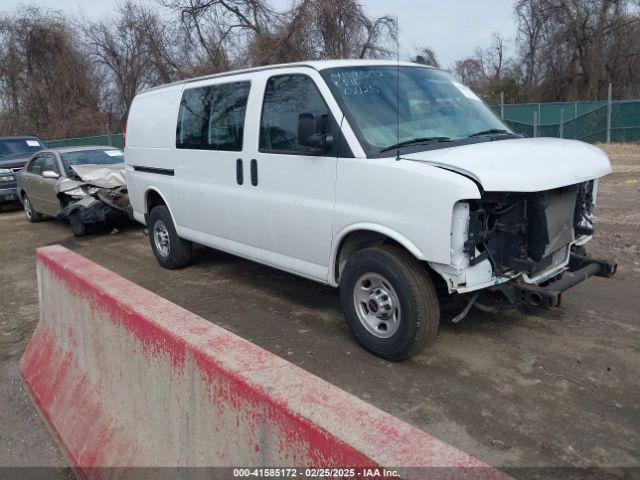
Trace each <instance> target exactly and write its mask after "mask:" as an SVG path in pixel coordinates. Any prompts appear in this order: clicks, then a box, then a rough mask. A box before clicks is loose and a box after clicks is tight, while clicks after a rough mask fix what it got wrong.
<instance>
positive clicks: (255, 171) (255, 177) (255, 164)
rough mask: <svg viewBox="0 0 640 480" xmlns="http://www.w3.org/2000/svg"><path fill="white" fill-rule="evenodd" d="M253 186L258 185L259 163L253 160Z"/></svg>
mask: <svg viewBox="0 0 640 480" xmlns="http://www.w3.org/2000/svg"><path fill="white" fill-rule="evenodd" d="M251 185H253V186H254V187H255V186H256V185H258V161H257V160H256V159H253V160H251Z"/></svg>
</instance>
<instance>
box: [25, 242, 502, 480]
mask: <svg viewBox="0 0 640 480" xmlns="http://www.w3.org/2000/svg"><path fill="white" fill-rule="evenodd" d="M36 259H37V262H38V263H39V264H40V267H39V269H41V274H40V283H42V284H43V285H41V288H42V289H43V290H42V291H41V298H43V305H41V321H40V323H39V324H38V328H37V330H36V333H35V334H34V337H33V339H32V340H31V342H30V343H29V346H28V348H27V351H26V352H25V355H24V357H23V359H22V361H21V371H22V374H23V378H24V379H25V383H26V384H27V387H28V390H29V391H30V394H31V395H32V398H33V400H34V402H35V403H36V405H37V406H38V407H39V409H40V411H41V412H42V414H43V416H44V417H45V420H46V421H47V423H48V424H49V425H50V427H51V429H52V430H54V432H55V433H56V435H57V440H58V443H59V444H60V445H61V446H62V447H63V449H64V450H65V451H66V453H67V455H68V458H69V461H70V463H71V464H72V465H74V466H76V467H94V466H114V465H115V466H117V465H120V466H126V465H137V464H139V462H140V461H141V459H142V458H145V459H146V461H147V462H149V461H151V462H153V461H155V460H154V457H153V454H152V453H150V448H149V446H148V445H146V444H145V441H144V438H143V439H140V438H138V437H140V435H141V433H140V432H141V431H142V432H149V431H153V429H154V428H155V429H161V428H162V422H156V423H153V420H151V419H146V418H144V416H140V415H137V416H136V415H135V410H134V411H133V415H132V414H131V412H130V411H129V409H134V408H135V405H136V404H137V403H136V402H138V401H140V399H139V398H131V399H128V401H127V402H121V401H119V400H118V396H117V393H118V392H117V389H118V386H119V385H118V383H117V380H118V379H121V380H122V381H129V382H135V381H136V378H133V377H130V375H134V373H131V372H130V370H132V369H134V367H135V368H139V369H143V370H142V371H143V372H144V373H145V374H144V375H143V377H144V378H140V381H141V382H146V381H147V378H146V375H147V374H148V375H149V377H150V378H151V377H152V376H153V375H160V377H161V379H162V381H163V382H167V383H166V385H167V390H168V391H167V392H164V391H160V392H155V391H153V392H152V393H149V394H148V395H149V398H150V399H151V400H153V401H155V402H157V403H158V404H161V403H162V402H165V403H162V405H165V404H166V405H174V404H175V402H178V403H179V402H180V401H182V402H197V401H198V398H199V395H200V394H203V395H205V396H206V397H207V398H208V406H207V405H203V404H201V403H197V404H196V407H197V412H198V414H199V415H200V417H199V418H204V419H206V420H207V422H209V423H208V424H207V425H210V427H211V429H214V430H215V429H216V428H217V429H228V428H229V419H228V418H227V417H228V415H229V414H230V412H231V414H233V415H235V422H236V425H235V426H236V427H237V431H231V430H223V431H220V432H218V435H219V436H221V437H216V438H223V439H226V438H227V437H228V438H229V439H230V440H229V442H235V443H236V444H237V445H236V447H238V445H239V446H241V447H242V448H244V449H246V452H245V451H243V452H242V455H243V457H242V458H247V459H248V460H250V461H252V462H257V461H260V459H264V458H280V459H281V460H282V461H286V462H288V463H287V464H288V465H303V466H350V467H364V466H388V467H398V466H402V467H428V466H448V467H471V469H470V470H461V471H460V473H461V476H460V478H507V477H506V476H504V475H503V474H502V473H500V472H498V471H497V470H494V469H491V468H489V467H488V466H487V465H486V464H484V463H482V462H480V461H479V460H477V459H475V458H473V457H471V456H469V455H466V454H464V453H463V452H460V451H459V450H457V449H455V448H453V447H451V446H449V445H447V444H445V443H443V442H441V441H440V440H437V439H435V438H433V437H431V436H429V435H427V434H426V433H424V432H422V431H420V430H417V429H415V428H413V427H411V426H410V425H408V424H406V423H404V422H402V421H400V420H398V419H396V418H394V417H392V416H390V415H388V414H385V413H384V412H382V411H380V410H378V409H376V408H375V407H373V406H371V405H369V404H367V403H365V402H363V401H361V400H359V399H357V398H355V397H353V396H351V395H349V394H348V393H346V392H344V391H342V390H340V389H338V388H336V387H334V386H331V385H330V384H328V383H326V382H324V381H323V380H321V379H319V378H318V377H315V376H314V375H311V374H309V373H308V372H306V371H304V370H302V369H300V368H298V367H296V366H294V365H292V364H290V363H289V362H286V361H285V360H283V359H281V358H279V357H277V356H275V355H273V354H271V353H269V352H267V351H266V350H264V349H261V348H259V347H257V346H256V345H253V344H251V343H250V342H248V341H246V340H244V339H242V338H240V337H238V336H236V335H234V334H232V333H230V332H228V331H226V330H224V329H222V328H220V327H217V326H216V325H213V324H211V323H210V322H208V321H206V320H204V319H202V318H200V317H198V316H196V315H194V314H193V313H190V312H188V311H186V310H184V309H183V308H181V307H179V306H177V305H175V304H173V303H171V302H169V301H167V300H165V299H162V298H160V297H158V296H157V295H155V294H153V293H151V292H149V291H147V290H145V289H143V288H141V287H139V286H137V285H134V284H132V283H131V282H129V281H127V280H125V279H123V278H122V277H120V276H118V275H116V274H114V273H113V272H110V271H108V270H106V269H105V268H103V267H101V266H99V265H97V264H95V263H93V262H91V261H89V260H87V259H85V258H83V257H81V256H79V255H77V254H75V253H73V252H70V251H69V250H67V249H65V248H63V247H60V246H52V247H45V248H41V249H38V250H37V252H36ZM49 276H50V277H51V278H49ZM46 302H49V303H51V305H47V303H46ZM68 304H69V305H68ZM69 306H70V307H71V308H72V309H73V308H76V309H82V308H88V309H89V311H88V313H87V314H86V315H85V316H82V315H81V314H78V313H77V312H75V311H74V312H72V313H71V314H69V315H68V314H67V313H69V312H67V311H66V309H67V308H69ZM87 306H88V307H87ZM86 316H88V317H89V318H85V317H86ZM107 323H108V324H109V325H106V324H107ZM101 328H102V329H104V331H108V332H110V333H109V335H114V337H113V338H112V337H108V338H106V340H105V339H102V340H105V341H104V342H103V343H104V344H95V337H91V336H90V333H91V332H92V331H91V329H94V330H95V329H98V330H95V331H93V334H95V335H97V334H99V333H100V332H102V330H100V329H101ZM96 332H97V333H96ZM100 338H102V337H100ZM130 341H131V342H133V343H132V344H131V345H132V346H128V345H129V343H127V342H130ZM125 343H126V345H124V344H125ZM91 345H93V347H94V350H93V351H92V352H91V354H92V355H93V356H87V355H89V354H88V353H87V351H86V350H87V349H88V348H89V346H91ZM123 345H124V346H123ZM113 352H117V353H118V355H123V356H126V358H123V359H122V362H124V363H122V362H121V363H118V364H117V365H114V364H113V362H114V361H116V360H113V358H112V357H113ZM83 355H84V356H83ZM110 355H111V356H110ZM91 362H97V363H98V364H100V365H101V366H102V367H103V368H104V369H105V370H106V371H99V370H100V369H98V370H97V371H96V369H95V368H93V369H92V370H91V375H88V373H87V371H85V370H83V369H86V368H87V366H86V365H85V364H87V363H91ZM100 362H102V363H100ZM109 362H111V363H109ZM164 362H168V366H167V367H166V368H167V369H166V371H165V370H164V368H165V367H163V365H164ZM193 375H196V377H193ZM192 378H195V385H196V387H193V388H194V390H193V391H190V393H189V395H188V396H186V397H185V398H183V396H184V393H183V392H182V391H181V390H180V388H178V389H177V390H175V388H176V385H178V387H179V386H180V385H182V383H180V382H184V381H185V379H192ZM198 379H200V380H202V382H203V385H204V387H202V388H205V389H206V390H207V391H206V392H204V393H203V392H201V391H200V390H199V389H198V388H199V385H200V384H199V383H198V382H200V380H198ZM114 382H115V383H114ZM191 384H194V380H191V383H190V384H187V385H191ZM149 385H150V388H151V390H153V388H152V387H153V384H152V383H150V384H149ZM171 392H173V394H175V395H178V398H171V399H167V398H165V397H166V396H167V395H171V394H172V393H171ZM176 392H177V393H176ZM127 393H128V392H127ZM152 394H153V395H156V397H153V396H152ZM103 395H104V396H105V397H108V398H110V399H115V400H112V401H111V403H104V402H103V400H102V398H103ZM144 395H145V396H146V395H147V392H146V391H145V392H144ZM145 399H146V398H145ZM172 402H173V403H172ZM113 403H115V404H117V405H112V404H113ZM132 405H133V406H132ZM196 407H194V406H192V405H190V404H187V405H186V406H184V407H181V408H182V409H183V410H184V411H186V413H187V417H188V413H189V409H190V408H196ZM70 409H72V410H75V411H73V412H71V413H69V410H70ZM207 409H210V411H209V410H207ZM184 411H182V410H181V411H180V412H177V413H176V415H183V414H184ZM122 412H125V413H126V414H127V415H128V416H129V417H132V418H135V421H136V422H140V423H138V424H135V425H126V424H123V423H125V422H124V421H123V420H122V419H120V417H119V416H118V413H121V414H122ZM203 412H204V413H203ZM167 414H168V415H172V412H167ZM129 417H127V418H129ZM180 421H182V417H180V419H178V421H177V424H178V425H182V424H181V423H180ZM65 422H71V423H72V424H73V425H72V426H71V427H70V426H69V425H68V424H67V423H65ZM207 428H208V426H207ZM73 431H75V432H76V436H77V437H80V438H70V432H73ZM78 432H86V434H82V435H78ZM174 433H175V432H174ZM178 433H179V432H178ZM205 433H207V434H208V433H210V432H208V430H207V429H205ZM158 434H161V435H162V434H165V435H166V434H167V432H163V431H159V432H158ZM243 435H244V436H243ZM269 435H276V436H275V437H270V438H268V436H269ZM143 437H144V435H143ZM197 448H198V449H199V452H200V453H199V455H200V457H198V458H201V459H203V461H204V462H206V463H204V464H206V465H211V464H217V465H229V463H228V461H229V459H233V458H238V452H235V451H232V450H228V448H229V447H228V446H226V445H225V442H222V446H221V447H219V451H216V452H211V451H209V450H208V448H209V445H197ZM217 448H218V447H217ZM225 448H226V449H227V450H225ZM230 448H234V447H233V446H232V447H230ZM238 448H239V447H238ZM173 453H174V452H165V455H168V456H169V459H170V458H172V457H171V454H173ZM215 458H217V459H218V460H215ZM149 459H150V460H149ZM169 459H168V458H167V457H165V458H158V459H157V461H158V462H160V463H162V462H163V461H169ZM180 462H181V458H180V457H175V462H174V463H180ZM215 462H218V463H215ZM225 462H227V463H225ZM152 464H153V463H152Z"/></svg>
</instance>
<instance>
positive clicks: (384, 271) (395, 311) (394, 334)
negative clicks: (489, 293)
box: [340, 245, 440, 361]
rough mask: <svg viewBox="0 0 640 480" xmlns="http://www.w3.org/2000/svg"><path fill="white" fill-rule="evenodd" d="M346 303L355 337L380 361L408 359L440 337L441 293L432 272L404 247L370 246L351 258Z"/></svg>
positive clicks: (343, 284) (344, 284) (343, 286)
mask: <svg viewBox="0 0 640 480" xmlns="http://www.w3.org/2000/svg"><path fill="white" fill-rule="evenodd" d="M340 300H341V302H342V308H343V310H344V314H345V317H346V320H347V324H348V325H349V328H350V329H351V332H352V333H353V335H354V336H355V337H356V339H357V340H358V341H359V342H360V343H361V344H362V345H363V346H364V347H365V348H366V349H367V350H369V351H370V352H372V353H374V354H375V355H378V356H379V357H382V358H385V359H387V360H391V361H400V360H405V359H407V358H409V357H412V356H413V355H415V354H417V353H419V352H420V351H421V350H422V348H423V347H424V346H425V345H426V344H427V343H428V342H429V341H431V340H433V339H434V338H435V337H436V333H437V331H438V324H439V322H440V307H439V304H438V298H437V295H436V290H435V288H434V286H433V283H432V281H431V278H430V277H429V273H428V272H427V271H426V269H425V268H424V267H423V266H422V265H421V264H420V263H419V262H418V261H417V260H415V259H414V258H413V257H412V256H411V255H410V254H409V253H407V252H406V251H404V250H403V249H401V248H399V247H396V246H385V245H383V246H378V247H372V248H367V249H364V250H361V251H360V252H357V253H356V254H354V255H353V256H352V257H351V258H349V260H348V262H347V264H346V265H345V267H344V270H343V272H342V276H341V279H340Z"/></svg>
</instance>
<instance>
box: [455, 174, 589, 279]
mask: <svg viewBox="0 0 640 480" xmlns="http://www.w3.org/2000/svg"><path fill="white" fill-rule="evenodd" d="M594 197H595V183H594V181H593V180H591V181H588V182H584V183H580V184H576V185H570V186H567V187H562V188H557V189H553V190H547V191H542V192H533V193H520V192H485V193H484V194H483V195H482V198H481V199H479V200H474V201H471V202H470V210H469V235H468V238H467V240H466V242H465V244H464V251H465V253H466V254H467V255H468V257H469V264H470V265H471V266H473V265H476V264H478V263H480V262H482V261H484V260H485V259H488V260H489V261H490V262H491V265H492V268H493V271H494V274H495V275H496V276H505V275H512V274H520V273H526V274H527V275H529V276H535V275H537V274H539V273H541V272H543V271H544V270H546V269H548V268H551V267H553V266H555V265H558V264H560V263H562V262H563V261H565V260H567V259H568V257H569V248H570V245H571V244H572V243H574V241H575V240H579V239H582V238H584V237H588V236H590V235H592V234H593V232H594V215H593V210H594Z"/></svg>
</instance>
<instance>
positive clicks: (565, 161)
mask: <svg viewBox="0 0 640 480" xmlns="http://www.w3.org/2000/svg"><path fill="white" fill-rule="evenodd" d="M402 158H404V159H407V160H413V161H420V162H425V163H429V164H431V165H434V166H437V167H441V168H445V169H447V170H452V171H455V172H458V173H461V174H463V175H467V176H470V177H472V178H474V179H475V180H477V181H478V182H479V183H480V184H481V185H482V188H483V189H484V190H485V191H491V192H538V191H543V190H551V189H553V188H558V187H563V186H565V185H573V184H576V183H581V182H584V181H587V180H591V179H594V178H599V177H602V176H604V175H606V174H608V173H610V172H611V164H610V162H609V158H608V157H607V155H606V154H605V153H604V152H603V151H602V150H600V149H599V148H597V147H594V146H593V145H589V144H587V143H583V142H579V141H575V140H561V139H556V138H518V139H510V140H500V141H493V142H485V143H476V144H472V145H465V146H460V147H453V148H442V149H438V150H430V151H425V152H417V153H412V154H408V155H402Z"/></svg>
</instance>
